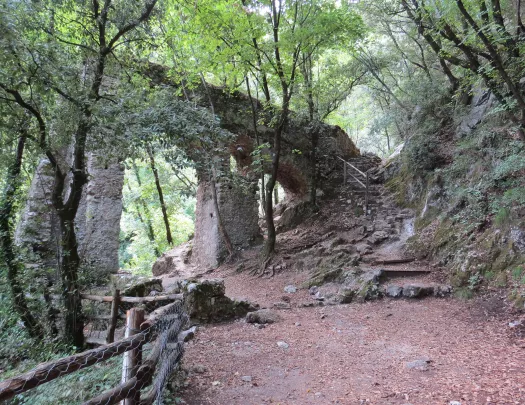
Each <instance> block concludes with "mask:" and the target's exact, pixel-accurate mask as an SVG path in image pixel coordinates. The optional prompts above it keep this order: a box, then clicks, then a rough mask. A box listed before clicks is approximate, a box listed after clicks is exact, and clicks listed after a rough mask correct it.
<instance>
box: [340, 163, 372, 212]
mask: <svg viewBox="0 0 525 405" xmlns="http://www.w3.org/2000/svg"><path fill="white" fill-rule="evenodd" d="M337 158H338V159H339V160H341V161H342V162H343V171H344V177H343V184H346V175H347V174H349V175H350V176H351V177H352V178H353V179H354V180H355V181H357V182H358V183H359V184H360V185H361V186H362V187H363V188H364V189H365V215H368V200H369V195H368V194H369V184H370V180H369V176H368V171H367V172H366V173H363V172H362V171H361V170H359V169H358V168H357V167H355V166H354V165H353V164H351V163H349V162H347V161H346V160H344V159H343V158H342V157H340V156H337ZM347 165H348V166H350V167H351V168H352V169H354V170H355V171H357V172H358V173H359V174H361V175H362V176H363V177H364V178H365V179H366V184H363V183H362V182H361V181H360V180H359V179H358V178H357V177H355V176H354V175H353V174H352V173H347V170H346V166H347Z"/></svg>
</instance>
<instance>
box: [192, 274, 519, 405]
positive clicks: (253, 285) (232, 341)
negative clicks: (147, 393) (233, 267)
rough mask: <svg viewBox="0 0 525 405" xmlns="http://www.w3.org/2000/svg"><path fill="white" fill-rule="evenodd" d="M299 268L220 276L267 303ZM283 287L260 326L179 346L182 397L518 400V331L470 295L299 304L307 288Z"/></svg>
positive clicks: (246, 401) (240, 326)
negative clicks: (268, 321)
mask: <svg viewBox="0 0 525 405" xmlns="http://www.w3.org/2000/svg"><path fill="white" fill-rule="evenodd" d="M223 276H224V274H223ZM299 278H300V277H299V276H298V275H295V276H290V275H288V276H287V275H286V274H280V275H278V276H277V277H275V278H273V279H269V280H268V279H253V278H251V277H248V276H246V275H236V276H229V277H226V284H227V293H228V295H230V296H233V297H241V296H248V297H250V298H251V299H254V300H255V301H257V302H259V303H260V304H261V305H262V306H268V305H271V303H272V302H275V301H279V300H280V297H281V296H282V295H286V294H285V293H284V292H283V287H284V286H285V285H287V284H290V283H297V282H299V281H300V280H299ZM288 296H289V297H290V298H291V303H292V306H293V308H292V309H291V310H281V311H279V315H280V316H281V318H282V319H281V321H279V322H277V323H275V324H272V325H267V326H266V327H265V328H263V329H259V328H258V327H257V326H254V325H251V324H247V323H245V322H244V321H243V320H240V321H236V322H233V323H227V324H221V325H209V326H205V327H202V328H201V329H200V330H199V332H198V334H197V337H196V339H195V340H194V341H193V342H192V343H190V344H189V346H188V349H187V352H186V354H185V367H186V368H188V369H190V370H193V371H192V372H191V373H190V376H189V379H188V383H189V386H188V388H187V389H186V391H185V392H183V395H182V397H183V399H184V400H185V401H186V403H187V404H190V405H204V404H214V405H227V404H228V405H229V404H231V405H236V404H238V405H252V404H253V405H255V404H257V405H259V404H281V405H292V404H295V405H301V404H356V405H357V404H377V405H382V404H400V405H408V404H412V405H430V404H436V405H437V404H439V405H441V404H444V405H448V404H457V403H461V405H474V404H476V405H477V404H525V341H523V340H521V341H520V340H517V339H510V338H509V336H508V333H507V327H506V326H507V322H508V321H506V320H505V319H503V318H497V317H493V316H491V315H490V314H487V313H486V312H484V311H483V310H482V309H481V306H480V305H479V303H478V302H473V301H471V302H464V301H458V300H454V299H435V298H430V299H425V300H421V301H406V300H381V301H376V302H371V303H365V304H359V303H355V304H349V305H338V306H329V307H314V308H300V307H297V306H296V305H295V304H297V303H300V302H304V301H305V300H306V299H308V297H307V296H308V293H307V292H306V291H304V290H299V291H298V292H297V293H295V294H288ZM279 341H282V342H286V343H287V344H288V345H289V347H288V348H287V349H284V348H281V347H279V346H278V345H277V342H279ZM427 360H428V362H427ZM417 361H419V362H417ZM410 362H416V363H413V364H412V366H413V367H414V366H415V368H410V365H409V364H407V363H410ZM423 369H426V370H423ZM204 370H205V371H204ZM203 371H204V372H203ZM243 377H245V378H244V380H251V381H244V380H243ZM451 401H458V402H457V403H456V402H451Z"/></svg>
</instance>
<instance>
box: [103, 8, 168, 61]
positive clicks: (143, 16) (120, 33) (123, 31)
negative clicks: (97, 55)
mask: <svg viewBox="0 0 525 405" xmlns="http://www.w3.org/2000/svg"><path fill="white" fill-rule="evenodd" d="M106 1H108V2H109V0H106ZM157 1H158V0H150V1H149V2H148V3H146V7H145V9H144V11H143V12H142V14H141V15H140V17H139V18H138V19H137V20H135V21H133V22H130V23H129V24H126V25H125V26H124V27H122V28H121V29H120V30H119V31H118V32H117V33H116V34H115V36H114V37H113V38H112V39H111V40H110V41H109V44H108V51H107V52H108V53H109V52H110V51H111V50H112V49H113V47H114V46H115V44H116V42H117V41H118V40H119V39H120V38H121V37H122V36H123V35H125V34H126V33H128V32H129V31H131V30H132V29H134V28H135V27H137V26H138V25H139V24H141V23H142V22H144V21H146V20H147V19H148V18H149V16H150V15H151V13H152V11H153V9H154V8H155V4H157Z"/></svg>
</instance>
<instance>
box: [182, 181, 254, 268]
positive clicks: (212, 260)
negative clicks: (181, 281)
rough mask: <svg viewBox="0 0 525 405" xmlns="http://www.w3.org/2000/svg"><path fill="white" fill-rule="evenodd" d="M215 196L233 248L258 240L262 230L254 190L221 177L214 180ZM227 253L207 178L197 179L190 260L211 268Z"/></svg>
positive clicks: (249, 244)
mask: <svg viewBox="0 0 525 405" xmlns="http://www.w3.org/2000/svg"><path fill="white" fill-rule="evenodd" d="M217 197H218V203H219V209H220V214H221V217H222V221H223V223H224V226H225V228H226V231H227V232H228V235H229V237H230V239H231V242H232V244H233V246H234V248H235V249H242V248H246V247H248V246H251V245H253V244H255V243H257V242H259V241H260V240H261V234H260V229H259V224H258V199H257V193H256V190H255V189H254V188H253V187H249V186H245V185H244V186H243V185H239V184H235V182H232V181H229V180H223V181H221V182H220V183H218V184H217ZM226 255H227V251H226V247H225V245H224V241H223V239H222V236H221V234H220V232H219V228H218V223H217V217H216V215H215V209H214V205H213V198H212V188H211V186H210V183H209V182H208V181H200V182H199V187H198V189H197V207H196V211H195V237H194V240H193V252H192V258H193V261H194V263H195V264H196V265H198V266H201V267H203V268H214V267H217V266H218V265H219V264H220V263H221V261H222V260H223V259H224V258H225V257H226Z"/></svg>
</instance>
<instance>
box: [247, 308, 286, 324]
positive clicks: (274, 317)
mask: <svg viewBox="0 0 525 405" xmlns="http://www.w3.org/2000/svg"><path fill="white" fill-rule="evenodd" d="M280 319H281V317H280V316H279V315H278V314H276V313H275V312H274V311H271V310H269V309H260V310H258V311H254V312H248V314H246V322H247V323H260V324H267V323H275V322H277V321H279V320H280Z"/></svg>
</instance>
